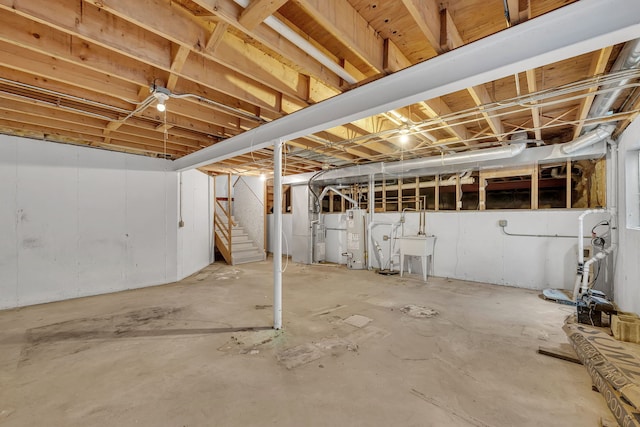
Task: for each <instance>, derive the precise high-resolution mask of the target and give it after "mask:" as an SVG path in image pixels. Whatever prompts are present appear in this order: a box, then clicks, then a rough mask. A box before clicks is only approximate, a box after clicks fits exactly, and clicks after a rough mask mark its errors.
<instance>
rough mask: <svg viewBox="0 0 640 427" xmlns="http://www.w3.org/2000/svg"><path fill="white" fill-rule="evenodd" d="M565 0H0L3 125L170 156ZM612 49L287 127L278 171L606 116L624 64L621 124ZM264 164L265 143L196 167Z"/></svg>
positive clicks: (494, 140) (562, 132)
mask: <svg viewBox="0 0 640 427" xmlns="http://www.w3.org/2000/svg"><path fill="white" fill-rule="evenodd" d="M573 2H574V1H571V0H529V1H527V0H506V1H503V0H449V1H442V2H441V1H436V0H428V1H424V0H397V1H362V0H349V1H345V0H343V1H338V0H331V1H326V0H290V1H283V0H251V1H249V0H172V1H168V0H167V1H165V0H155V1H154V0H140V1H125V0H100V1H81V0H57V1H55V2H49V1H44V0H28V1H26V0H0V132H2V133H6V134H11V135H22V136H28V137H33V138H40V139H46V140H50V141H56V142H65V143H74V144H83V145H89V146H92V147H97V148H102V149H109V150H115V151H125V152H131V153H138V154H145V155H151V156H156V157H166V158H171V159H177V158H179V157H182V156H184V155H187V154H190V153H193V152H196V151H198V150H200V149H202V148H204V147H208V146H210V145H212V144H216V143H217V142H220V141H223V140H225V139H228V138H231V137H233V136H236V135H239V134H240V133H243V132H245V131H247V130H250V129H253V128H256V127H259V126H261V125H263V124H265V123H268V122H270V121H273V120H276V119H278V118H279V117H283V116H285V115H287V114H291V113H293V112H296V111H298V110H301V109H303V108H305V107H307V106H309V105H312V104H315V103H318V102H321V101H323V100H325V99H328V98H331V97H333V96H336V95H338V94H340V93H343V92H345V91H349V90H350V89H353V88H354V87H357V86H360V85H363V84H366V83H369V82H371V81H374V80H376V79H379V78H381V77H384V76H386V75H388V74H391V73H394V72H397V71H399V70H401V69H403V68H406V67H409V66H411V65H414V64H417V63H419V62H422V61H425V60H429V59H430V58H433V57H435V56H437V55H442V54H446V53H447V52H448V51H450V50H452V49H455V48H457V47H460V46H462V45H464V44H468V43H472V42H474V41H476V40H479V39H481V38H483V37H486V36H488V35H491V34H494V33H497V32H499V31H504V30H507V29H508V27H510V26H515V25H519V24H520V23H522V22H524V21H526V20H529V19H535V18H536V17H538V16H540V15H543V14H545V13H548V12H550V11H553V10H555V9H558V8H560V7H563V6H565V5H567V4H569V3H573ZM505 5H506V6H507V7H505ZM245 6H246V7H245ZM274 28H277V29H278V30H279V31H280V32H281V33H282V34H279V33H277V32H276V30H274ZM296 40H301V41H302V42H300V41H297V42H296ZM294 42H296V43H298V44H300V43H302V44H300V45H301V46H302V47H298V46H296V45H295V44H294ZM620 50H621V46H620V45H617V46H610V47H607V48H604V49H601V50H598V51H595V52H590V53H588V54H584V55H580V56H577V57H571V58H567V59H565V60H563V61H560V62H557V63H553V64H549V65H547V66H544V67H541V68H538V69H533V70H528V71H527V72H523V73H519V74H517V75H514V76H510V77H507V78H503V79H499V80H496V81H489V82H486V83H485V84H482V85H479V86H474V87H470V88H468V89H466V90H463V91H459V92H455V93H450V94H447V95H445V96H442V97H439V98H436V99H428V100H424V102H420V103H417V104H413V105H409V106H406V107H404V108H401V109H397V110H394V111H390V112H388V113H386V114H381V115H376V116H373V117H369V118H365V119H362V120H358V121H356V122H353V123H344V124H343V125H341V126H337V127H333V128H331V129H325V130H323V131H321V132H317V133H315V134H312V135H308V136H306V137H303V138H297V139H295V140H292V141H289V142H288V144H287V148H286V162H285V167H286V171H285V173H286V174H293V173H300V172H309V171H316V170H320V169H322V168H323V167H324V168H327V167H339V166H344V165H349V164H355V163H368V162H374V161H393V160H398V159H401V158H402V159H408V158H412V157H423V156H433V155H437V154H440V153H455V152H460V151H466V150H475V149H482V148H488V147H493V146H498V145H501V144H504V143H505V141H507V140H509V139H511V138H513V135H514V134H515V133H519V132H522V131H524V132H526V138H527V139H528V140H530V141H531V143H537V144H539V145H540V144H556V143H563V142H568V141H571V140H572V139H574V138H575V137H577V136H578V135H579V134H580V133H581V131H582V129H583V128H584V127H585V125H588V124H589V123H600V122H603V121H607V120H611V116H606V117H589V118H588V119H587V113H588V112H589V109H590V106H591V104H592V102H593V99H594V97H595V95H596V94H597V93H598V88H601V87H602V85H603V82H604V81H605V80H607V81H612V82H617V81H620V80H622V79H625V80H629V81H630V82H631V83H632V84H629V85H628V87H627V88H625V89H624V90H623V91H622V94H621V96H620V97H619V98H618V99H617V101H616V103H615V105H614V106H613V111H615V112H616V114H615V115H614V117H613V118H615V119H617V120H618V127H617V129H616V133H619V132H620V131H621V130H623V129H624V128H625V127H626V126H627V125H628V124H629V123H630V122H631V121H632V120H633V118H634V117H635V116H636V114H637V111H638V108H639V106H640V100H639V97H638V90H637V89H636V87H635V84H634V83H637V81H638V75H640V73H638V71H637V70H632V71H626V72H624V73H611V74H608V72H609V70H610V69H611V66H612V64H613V63H614V61H615V60H616V58H617V56H618V54H619V52H620ZM319 61H324V64H321V62H319ZM154 88H155V91H156V94H165V95H167V96H168V99H166V101H165V100H164V99H162V101H164V102H165V105H166V111H164V112H160V111H158V110H157V109H156V105H157V103H158V102H159V99H160V98H164V97H162V96H161V95H156V96H154V95H153V94H152V93H151V92H152V91H153V90H154ZM532 94H535V96H534V97H532ZM585 119H587V121H586V122H585ZM522 135H523V134H522V133H520V135H519V136H520V137H522ZM405 139H406V140H405ZM271 168H272V152H271V149H269V148H266V149H260V150H257V151H254V152H253V153H248V154H244V155H240V156H237V157H234V158H231V159H227V160H224V161H222V162H218V163H215V164H212V165H209V166H205V167H203V168H201V169H203V170H205V171H208V172H211V173H227V172H231V173H239V174H241V173H259V172H262V171H266V170H269V169H271Z"/></svg>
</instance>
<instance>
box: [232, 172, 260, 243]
mask: <svg viewBox="0 0 640 427" xmlns="http://www.w3.org/2000/svg"><path fill="white" fill-rule="evenodd" d="M264 202H265V184H264V181H263V180H261V179H260V177H257V176H241V177H239V178H238V179H237V180H236V182H235V183H234V184H233V204H232V205H231V206H232V210H233V216H234V218H235V219H236V221H237V222H238V223H239V224H240V225H241V226H242V228H243V229H244V231H245V232H246V233H247V234H248V235H249V238H250V239H251V240H253V242H254V243H255V244H256V246H257V247H258V248H260V249H262V250H264V249H265V241H264V235H265V231H264V227H265V211H264Z"/></svg>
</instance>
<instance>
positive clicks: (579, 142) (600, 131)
mask: <svg viewBox="0 0 640 427" xmlns="http://www.w3.org/2000/svg"><path fill="white" fill-rule="evenodd" d="M615 128H616V125H615V124H613V123H609V124H606V125H600V126H598V127H597V128H595V129H594V130H592V131H591V132H588V133H585V134H584V135H582V136H580V137H578V138H576V139H574V140H573V141H571V142H567V143H566V144H563V145H562V146H561V148H560V149H561V150H562V152H563V153H564V154H571V153H573V152H575V151H579V150H582V149H584V148H587V147H590V146H592V145H594V144H596V143H598V142H600V141H604V140H605V139H607V138H609V137H610V136H611V134H612V133H613V131H614V129H615Z"/></svg>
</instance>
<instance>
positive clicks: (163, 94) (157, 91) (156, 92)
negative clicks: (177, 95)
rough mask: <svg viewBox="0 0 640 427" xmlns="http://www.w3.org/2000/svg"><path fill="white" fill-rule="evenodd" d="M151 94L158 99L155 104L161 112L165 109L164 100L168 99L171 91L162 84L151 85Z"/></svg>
mask: <svg viewBox="0 0 640 427" xmlns="http://www.w3.org/2000/svg"><path fill="white" fill-rule="evenodd" d="M151 95H153V97H154V98H155V99H156V100H157V101H158V103H157V104H156V108H157V109H158V111H160V112H163V111H165V110H166V109H167V106H166V105H165V102H167V101H168V100H169V97H170V96H171V92H170V91H169V89H167V88H166V87H162V86H155V85H154V86H153V87H152V90H151Z"/></svg>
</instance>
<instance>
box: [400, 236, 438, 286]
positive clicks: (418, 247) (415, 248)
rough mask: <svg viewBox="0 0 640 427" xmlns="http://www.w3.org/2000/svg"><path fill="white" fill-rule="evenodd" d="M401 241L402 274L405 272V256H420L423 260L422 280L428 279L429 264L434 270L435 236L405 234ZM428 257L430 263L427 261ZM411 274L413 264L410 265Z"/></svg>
mask: <svg viewBox="0 0 640 427" xmlns="http://www.w3.org/2000/svg"><path fill="white" fill-rule="evenodd" d="M398 240H399V241H400V276H402V274H403V272H404V257H405V256H418V257H420V261H421V262H422V280H424V281H425V282H426V281H427V266H428V265H429V266H430V267H431V270H433V250H434V247H435V242H436V237H435V236H403V237H399V238H398ZM427 259H428V260H429V263H427ZM409 274H411V265H409Z"/></svg>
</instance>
